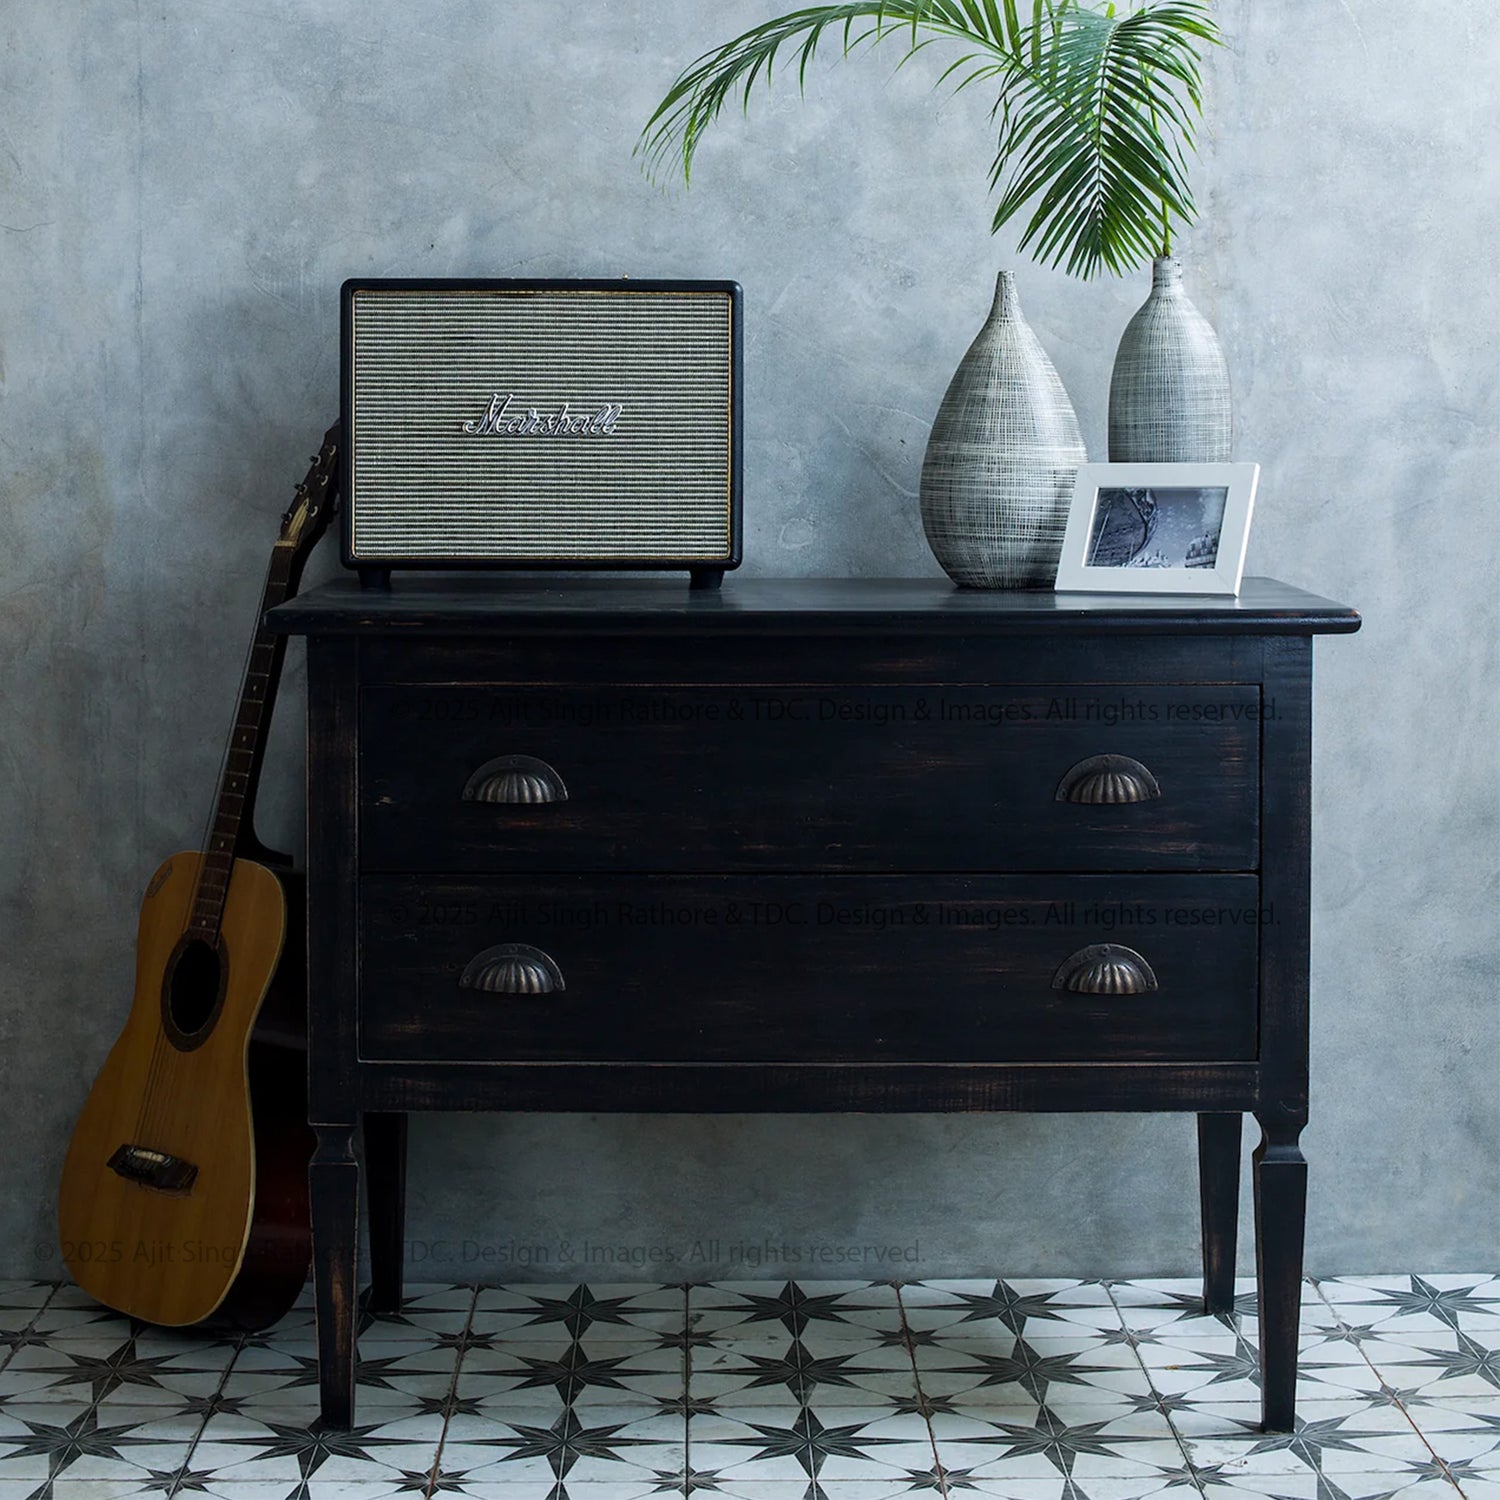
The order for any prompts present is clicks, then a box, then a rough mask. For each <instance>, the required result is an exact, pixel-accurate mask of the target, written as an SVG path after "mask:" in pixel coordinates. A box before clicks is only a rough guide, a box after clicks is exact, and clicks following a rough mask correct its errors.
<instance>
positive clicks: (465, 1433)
mask: <svg viewBox="0 0 1500 1500" xmlns="http://www.w3.org/2000/svg"><path fill="white" fill-rule="evenodd" d="M312 1335H313V1330H312V1314H311V1311H310V1309H309V1308H308V1307H307V1306H305V1305H304V1306H302V1307H300V1308H299V1309H298V1310H297V1311H295V1312H294V1313H293V1314H292V1315H291V1316H290V1317H288V1318H287V1319H286V1320H285V1321H284V1322H282V1323H281V1324H279V1325H278V1326H277V1327H275V1328H273V1329H271V1330H270V1331H269V1332H267V1333H265V1334H264V1335H261V1336H259V1337H255V1338H246V1339H242V1340H238V1341H228V1342H214V1341H212V1340H211V1339H208V1338H205V1337H195V1336H185V1335H173V1334H167V1333H163V1332H161V1331H159V1330H153V1329H147V1328H132V1327H131V1326H130V1324H129V1323H128V1322H126V1321H125V1320H123V1319H120V1318H118V1317H116V1316H114V1315H113V1314H111V1313H108V1312H105V1311H104V1310H103V1309H101V1308H99V1307H97V1306H96V1305H94V1304H93V1303H91V1302H89V1301H88V1299H87V1298H85V1297H83V1296H82V1295H81V1294H80V1293H78V1292H77V1291H76V1290H75V1289H74V1288H72V1287H66V1286H65V1287H54V1286H51V1285H46V1284H41V1283H34V1282H9V1283H0V1500H23V1497H26V1500H32V1497H35V1500H117V1497H126V1496H132V1495H157V1494H161V1495H175V1496H183V1497H195V1496H219V1497H222V1500H285V1497H294V1500H303V1497H307V1500H380V1497H383V1496H396V1495H409V1496H424V1495H429V1494H432V1495H448V1494H451V1495H459V1496H463V1495H467V1496H476V1497H493V1500H645V1497H648V1496H661V1495H683V1496H686V1495H689V1494H698V1493H702V1494H704V1495H706V1496H715V1497H726V1500H887V1497H893V1496H898V1495H912V1494H916V1495H923V1496H928V1497H936V1496H941V1495H948V1494H951V1495H955V1496H959V1497H967V1496H999V1497H1013V1500H1141V1497H1146V1496H1152V1495H1166V1494H1167V1493H1168V1492H1176V1493H1177V1495H1178V1496H1180V1497H1181V1500H1189V1497H1192V1496H1194V1495H1195V1494H1199V1493H1201V1494H1202V1495H1204V1496H1206V1497H1210V1500H1242V1497H1245V1496H1274V1497H1279V1500H1345V1497H1347V1500H1385V1497H1388V1496H1394V1495H1397V1494H1398V1493H1399V1494H1400V1495H1401V1496H1402V1497H1403V1500H1429V1497H1430V1500H1457V1497H1458V1496H1459V1495H1460V1494H1462V1495H1464V1496H1467V1497H1469V1500H1500V1278H1496V1277H1494V1276H1489V1275H1483V1276H1480V1275H1475V1276H1458V1275H1441V1276H1413V1275H1400V1276H1374V1277H1346V1278H1340V1279H1338V1280H1332V1281H1319V1282H1312V1281H1309V1282H1308V1283H1306V1285H1305V1287H1304V1291H1303V1299H1302V1335H1301V1367H1302V1380H1301V1386H1300V1391H1299V1421H1298V1425H1297V1431H1296V1432H1295V1433H1291V1434H1281V1435H1267V1434H1265V1433H1261V1432H1259V1431H1257V1430H1256V1423H1257V1420H1258V1415H1259V1413H1258V1407H1257V1388H1256V1359H1255V1343H1256V1328H1255V1321H1254V1297H1253V1289H1252V1287H1251V1286H1250V1285H1249V1284H1245V1285H1244V1287H1243V1289H1242V1295H1241V1296H1240V1298H1239V1301H1238V1303H1237V1306H1236V1309H1235V1312H1234V1313H1233V1315H1232V1316H1226V1317H1223V1318H1212V1317H1207V1316H1205V1315H1204V1314H1203V1312H1202V1308H1201V1303H1200V1302H1199V1301H1198V1298H1197V1290H1196V1287H1195V1286H1194V1285H1193V1284H1192V1283H1190V1282H1186V1281H1110V1282H1100V1281H1014V1282H1005V1281H1001V1282H994V1281H983V1282H980V1281H926V1282H916V1283H907V1284H903V1285H900V1286H892V1285H886V1284H871V1283H867V1282H797V1283H776V1282H769V1281H767V1282H748V1281H747V1282H719V1283H715V1284H712V1285H707V1286H692V1287H687V1288H683V1287H680V1286H678V1287H670V1286H640V1285H632V1286H605V1285H587V1286H551V1287H549V1286H518V1287H493V1288H480V1289H478V1290H477V1291H476V1289H474V1288H472V1287H455V1286H446V1285H445V1286H415V1287H412V1288H411V1289H410V1296H409V1298H408V1301H407V1304H406V1306H405V1308H404V1309H403V1312H402V1314H401V1315H400V1316H399V1317H391V1318H367V1319H366V1320H365V1326H364V1331H363V1334H362V1336H361V1340H360V1353H361V1366H360V1390H359V1412H358V1421H359V1425H358V1427H357V1429H356V1430H355V1431H354V1432H352V1433H335V1432H325V1431H323V1430H322V1428H321V1427H320V1425H319V1423H318V1420H317V1386H316V1365H315V1360H314V1353H313V1342H312Z"/></svg>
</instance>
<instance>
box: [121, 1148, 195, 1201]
mask: <svg viewBox="0 0 1500 1500" xmlns="http://www.w3.org/2000/svg"><path fill="white" fill-rule="evenodd" d="M108 1166H109V1168H110V1170H111V1171H113V1172H115V1173H117V1174H118V1175H119V1176H121V1177H123V1178H124V1179H125V1181H126V1182H136V1183H139V1184H140V1185H141V1186H142V1187H148V1188H154V1189H155V1190H156V1191H157V1192H158V1193H186V1192H188V1191H189V1190H190V1189H191V1188H192V1186H193V1182H194V1180H195V1179H196V1178H197V1176H198V1168H197V1167H196V1166H194V1165H193V1163H192V1162H190V1161H184V1160H183V1159H182V1158H181V1157H180V1156H173V1155H171V1153H170V1152H166V1151H153V1150H152V1149H151V1147H150V1146H121V1147H120V1148H119V1149H118V1150H117V1151H116V1152H115V1154H114V1155H113V1156H111V1157H110V1159H109V1162H108Z"/></svg>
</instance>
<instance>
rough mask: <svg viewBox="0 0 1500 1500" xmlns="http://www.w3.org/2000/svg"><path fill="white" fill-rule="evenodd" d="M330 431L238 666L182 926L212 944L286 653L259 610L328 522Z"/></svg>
mask: <svg viewBox="0 0 1500 1500" xmlns="http://www.w3.org/2000/svg"><path fill="white" fill-rule="evenodd" d="M337 435H338V429H337V427H336V426H335V427H331V428H329V430H328V432H327V434H326V435H325V436H324V438H323V446H322V449H321V451H320V452H319V453H318V455H317V456H316V457H315V458H314V459H313V466H312V468H311V469H309V470H308V473H307V478H306V479H304V480H303V481H302V483H301V484H300V485H298V487H297V500H296V503H295V504H294V506H293V507H292V509H291V510H289V511H288V512H287V514H286V517H285V518H284V520H283V522H282V534H281V539H280V540H279V541H278V542H277V543H276V546H275V548H274V550H273V551H272V553H271V566H270V568H269V569H268V570H267V572H266V586H265V588H264V590H262V592H261V599H260V613H259V614H258V615H257V616H256V628H255V639H254V641H253V642H252V643H251V646H250V659H249V661H248V662H247V663H246V664H245V678H244V682H243V683H242V684H241V687H240V702H239V709H238V711H237V712H236V714H235V716H234V728H233V729H232V730H231V731H230V735H229V751H228V753H227V755H226V756H225V758H224V773H223V775H222V777H221V778H220V781H219V795H218V800H217V801H216V802H215V804H214V818H213V823H212V825H211V827H210V829H209V834H208V842H207V843H206V844H205V845H204V848H203V855H202V858H201V860H200V862H199V871H198V889H197V892H196V893H195V895H194V898H193V909H192V915H191V916H190V918H189V919H188V924H187V933H188V934H189V935H191V936H193V937H196V938H201V939H202V940H203V941H204V942H206V943H210V944H215V945H216V944H217V943H218V940H219V928H220V926H221V924H222V923H223V920H224V903H225V901H226V900H227V899H228V896H229V881H230V877H231V876H232V875H233V873H234V861H235V856H236V854H237V852H238V850H239V848H240V845H241V842H242V840H243V839H244V838H245V837H247V836H248V835H249V834H250V832H251V831H252V820H253V818H254V815H255V794H256V790H257V788H258V787H259V785H260V768H261V759H262V755H263V752H264V735H265V727H266V718H267V715H268V713H269V711H270V705H271V703H272V701H273V700H274V699H275V697H276V685H277V682H278V681H279V680H280V677H281V664H282V660H283V658H284V656H285V654H286V640H285V637H283V636H273V635H271V634H270V632H269V631H267V630H266V629H265V627H264V625H263V624H262V623H261V622H262V621H263V620H264V619H265V615H266V611H267V610H269V609H274V608H275V607H276V606H277V605H278V604H282V603H285V601H286V600H287V599H289V598H291V596H292V595H293V594H294V593H296V591H297V585H298V583H299V582H300V581H301V577H302V566H303V564H304V563H305V562H306V561H307V554H308V553H309V552H310V551H311V550H312V548H313V546H314V545H315V544H316V543H317V540H318V538H319V537H320V536H321V535H322V534H323V530H324V528H325V527H326V526H327V524H328V516H329V513H330V511H331V508H332V493H333V489H334V471H335V467H336V464H337V461H338V442H337Z"/></svg>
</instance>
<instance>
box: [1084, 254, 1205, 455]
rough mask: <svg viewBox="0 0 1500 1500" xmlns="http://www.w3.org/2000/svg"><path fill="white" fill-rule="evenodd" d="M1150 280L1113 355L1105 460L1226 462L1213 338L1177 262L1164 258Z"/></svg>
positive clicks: (1180, 265)
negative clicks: (1107, 447) (1140, 306)
mask: <svg viewBox="0 0 1500 1500" xmlns="http://www.w3.org/2000/svg"><path fill="white" fill-rule="evenodd" d="M1151 281H1152V285H1151V295H1150V296H1149V297H1148V298H1147V299H1146V301H1145V304H1144V306H1142V308H1141V309H1140V311H1139V312H1138V313H1136V315H1135V316H1134V317H1133V318H1132V319H1131V320H1130V323H1129V324H1128V326H1127V327H1126V329H1125V336H1124V337H1123V338H1122V339H1121V340H1120V349H1119V352H1118V354H1116V356H1115V372H1114V378H1113V379H1112V380H1111V381H1110V386H1109V460H1110V462H1111V463H1116V464H1148V463H1167V464H1183V463H1228V462H1229V458H1230V453H1231V450H1232V449H1233V446H1234V419H1233V411H1232V408H1231V405H1230V394H1229V368H1228V366H1227V365H1226V364H1225V362H1224V350H1223V346H1222V345H1221V344H1220V343H1219V336H1218V334H1216V333H1215V332H1214V330H1213V326H1212V324H1210V323H1209V321H1208V319H1207V318H1205V317H1204V316H1203V314H1202V313H1201V312H1199V311H1198V309H1197V308H1196V307H1194V306H1193V304H1192V302H1191V301H1190V300H1189V298H1188V294H1187V292H1186V291H1185V290H1184V289H1183V285H1182V262H1181V261H1180V260H1177V259H1176V258H1174V257H1172V256H1163V257H1162V258H1161V259H1160V260H1158V261H1157V262H1156V264H1155V266H1154V268H1153V271H1152V277H1151Z"/></svg>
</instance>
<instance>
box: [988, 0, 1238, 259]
mask: <svg viewBox="0 0 1500 1500" xmlns="http://www.w3.org/2000/svg"><path fill="white" fill-rule="evenodd" d="M1053 28H1054V34H1053V39H1052V42H1051V44H1050V46H1049V48H1048V49H1047V51H1046V53H1045V55H1044V60H1043V63H1042V65H1041V66H1028V67H1027V68H1025V69H1024V70H1019V71H1017V70H1012V71H1010V72H1007V73H1006V74H1005V75H1004V76H1003V77H1002V78H1001V79H1000V81H999V87H1000V98H999V101H998V103H997V118H998V120H999V122H1000V129H999V136H998V140H997V143H996V151H995V161H994V166H993V168H992V172H991V184H992V186H994V187H996V188H998V189H999V191H1000V201H999V203H998V204H997V205H996V208H995V215H994V228H995V229H997V230H998V229H999V228H1000V227H1001V226H1002V225H1004V224H1006V223H1008V222H1009V221H1010V220H1011V219H1013V218H1015V217H1016V216H1017V215H1018V214H1020V213H1021V212H1022V210H1023V209H1024V208H1026V207H1027V206H1028V205H1029V206H1030V207H1031V210H1032V211H1031V216H1030V219H1029V221H1028V222H1027V224H1026V227H1025V229H1024V230H1023V232H1022V235H1021V239H1020V246H1019V248H1020V249H1022V250H1029V251H1030V252H1031V253H1032V254H1033V255H1034V256H1035V258H1036V259H1037V260H1039V261H1041V262H1042V263H1043V264H1048V265H1053V266H1064V267H1065V269H1066V270H1067V271H1068V272H1069V273H1070V274H1072V275H1075V276H1081V277H1084V278H1088V277H1091V276H1096V275H1098V274H1099V272H1100V271H1101V270H1107V271H1110V272H1112V273H1114V274H1116V275H1120V274H1123V273H1124V272H1126V271H1129V270H1131V269H1132V268H1134V267H1135V266H1138V265H1140V264H1141V263H1142V262H1143V261H1147V260H1150V259H1151V258H1152V257H1153V256H1154V255H1155V254H1157V253H1158V252H1159V251H1160V250H1161V248H1162V238H1163V225H1164V222H1169V221H1170V219H1172V218H1176V219H1178V220H1180V221H1181V222H1183V223H1191V222H1192V220H1193V218H1194V217H1195V215H1196V212H1197V210H1196V206H1195V204H1194V202H1193V195H1192V189H1191V186H1190V184H1189V182H1188V166H1187V158H1188V154H1189V152H1190V151H1191V149H1192V144H1193V134H1194V127H1195V125H1196V123H1197V120H1198V117H1199V115H1200V114H1201V110H1202V78H1201V66H1200V49H1201V47H1202V46H1204V45H1212V44H1213V43H1214V42H1216V41H1217V40H1218V32H1217V29H1216V27H1215V26H1214V23H1213V18H1212V16H1211V15H1210V14H1209V12H1208V8H1207V5H1206V4H1205V3H1203V0H1159V3H1156V4H1152V5H1148V6H1146V7H1144V8H1142V9H1140V10H1138V11H1136V12H1134V13H1133V14H1130V15H1126V16H1113V15H1110V14H1107V13H1100V12H1098V11H1093V10H1089V9H1086V8H1082V7H1076V8H1073V9H1070V10H1069V11H1068V12H1066V13H1059V14H1058V15H1057V16H1056V17H1055V18H1054V20H1053Z"/></svg>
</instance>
